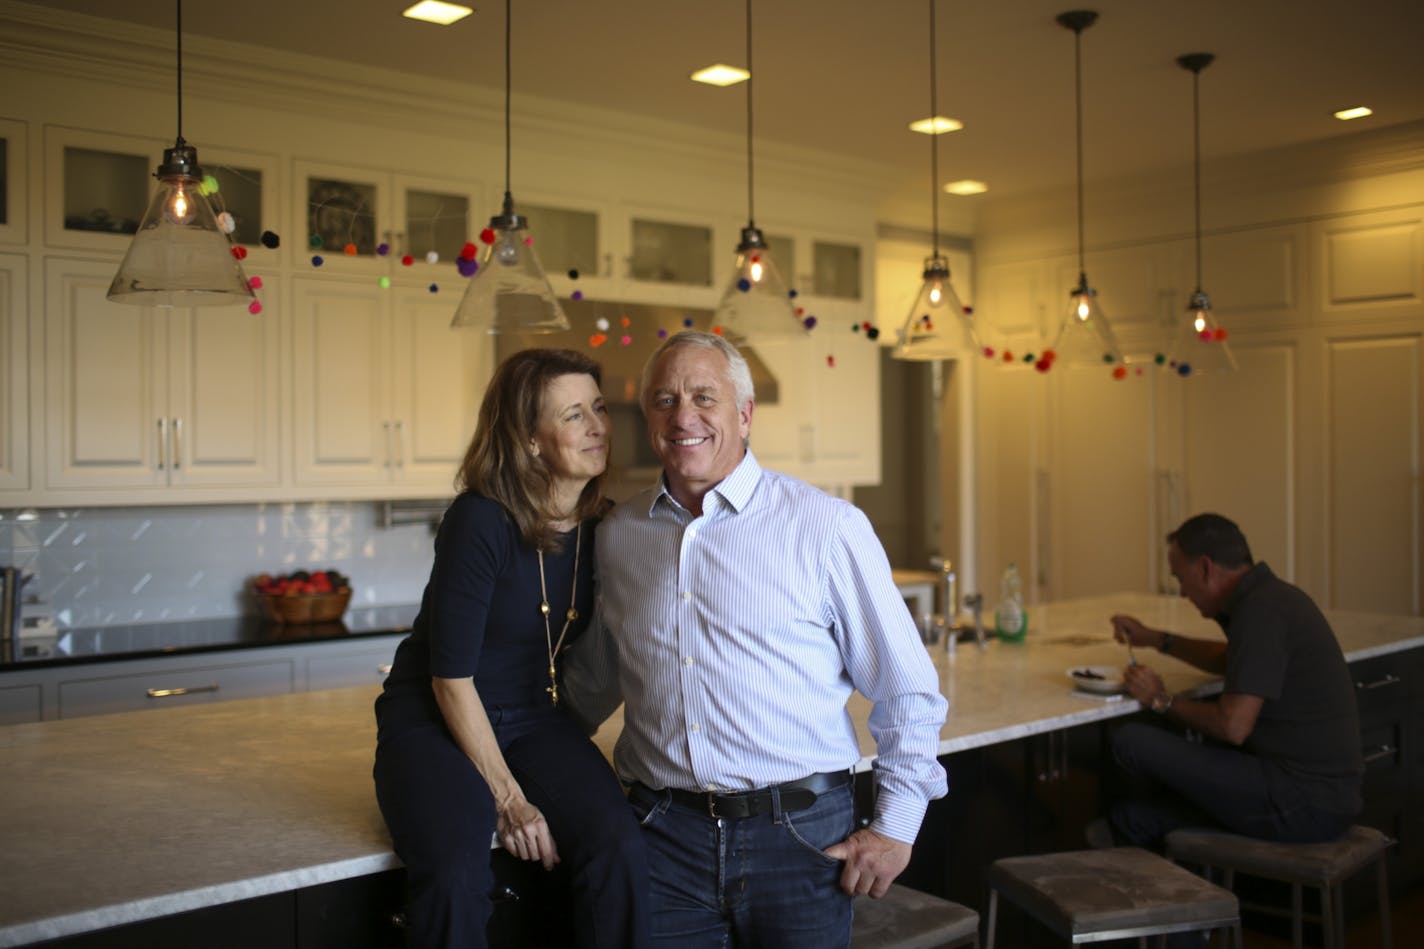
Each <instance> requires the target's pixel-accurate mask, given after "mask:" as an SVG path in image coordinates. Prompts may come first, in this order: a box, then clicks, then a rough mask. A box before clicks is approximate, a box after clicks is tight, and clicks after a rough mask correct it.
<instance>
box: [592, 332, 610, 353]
mask: <svg viewBox="0 0 1424 949" xmlns="http://www.w3.org/2000/svg"><path fill="white" fill-rule="evenodd" d="M606 342H608V337H607V336H604V335H603V334H602V333H594V334H593V335H592V336H590V337H589V338H588V344H589V345H590V346H592V347H593V348H594V349H597V348H598V347H600V346H602V345H603V344H604V343H606Z"/></svg>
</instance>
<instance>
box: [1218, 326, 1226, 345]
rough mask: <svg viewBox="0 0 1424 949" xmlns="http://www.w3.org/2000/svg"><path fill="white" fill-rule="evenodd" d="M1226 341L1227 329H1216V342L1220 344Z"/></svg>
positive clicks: (1221, 327)
mask: <svg viewBox="0 0 1424 949" xmlns="http://www.w3.org/2000/svg"><path fill="white" fill-rule="evenodd" d="M1224 339H1226V327H1224V326H1218V327H1217V328H1216V341H1217V342H1218V343H1219V342H1221V341H1222V340H1224Z"/></svg>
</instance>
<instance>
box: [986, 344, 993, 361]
mask: <svg viewBox="0 0 1424 949" xmlns="http://www.w3.org/2000/svg"><path fill="white" fill-rule="evenodd" d="M984 358H985V359H993V358H994V347H993V346H985V347H984Z"/></svg>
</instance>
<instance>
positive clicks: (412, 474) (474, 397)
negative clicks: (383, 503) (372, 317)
mask: <svg viewBox="0 0 1424 949" xmlns="http://www.w3.org/2000/svg"><path fill="white" fill-rule="evenodd" d="M395 300H396V314H395V319H394V328H395V340H394V346H393V350H392V351H393V353H394V357H395V358H394V365H393V367H392V368H393V373H392V382H393V389H394V399H393V402H392V405H391V410H390V414H391V417H392V418H393V419H394V420H395V422H396V425H397V430H396V433H395V434H396V436H397V439H396V440H397V443H398V445H397V449H396V456H395V466H396V477H397V478H399V479H402V480H405V481H417V482H425V483H429V484H430V485H431V488H432V490H435V491H436V492H437V493H439V494H449V493H453V491H454V487H453V485H452V479H453V478H454V476H455V470H456V468H457V467H458V466H459V464H460V461H461V459H462V458H463V457H464V454H465V448H466V446H467V445H468V444H469V441H470V436H471V434H472V433H473V432H474V430H475V417H476V414H477V413H478V411H479V405H480V396H481V393H482V391H483V388H484V384H485V379H486V378H487V377H488V368H487V367H488V363H489V359H490V356H489V355H488V354H489V352H490V351H491V350H492V348H493V343H492V341H491V337H490V336H489V335H488V334H486V333H471V332H468V331H459V330H452V329H450V319H451V316H452V315H453V311H452V309H451V307H452V300H451V299H450V298H449V297H447V296H440V295H435V296H432V295H431V294H429V293H427V292H424V291H403V292H401V293H399V294H398V295H397V296H396V297H395Z"/></svg>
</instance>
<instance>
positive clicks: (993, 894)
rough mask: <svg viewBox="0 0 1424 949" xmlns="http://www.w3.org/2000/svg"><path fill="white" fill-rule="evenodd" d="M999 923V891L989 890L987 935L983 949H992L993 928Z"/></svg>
mask: <svg viewBox="0 0 1424 949" xmlns="http://www.w3.org/2000/svg"><path fill="white" fill-rule="evenodd" d="M998 922H999V891H998V890H995V889H990V890H989V933H988V940H987V941H986V942H985V944H984V949H994V928H995V926H996V925H997V924H998Z"/></svg>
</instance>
